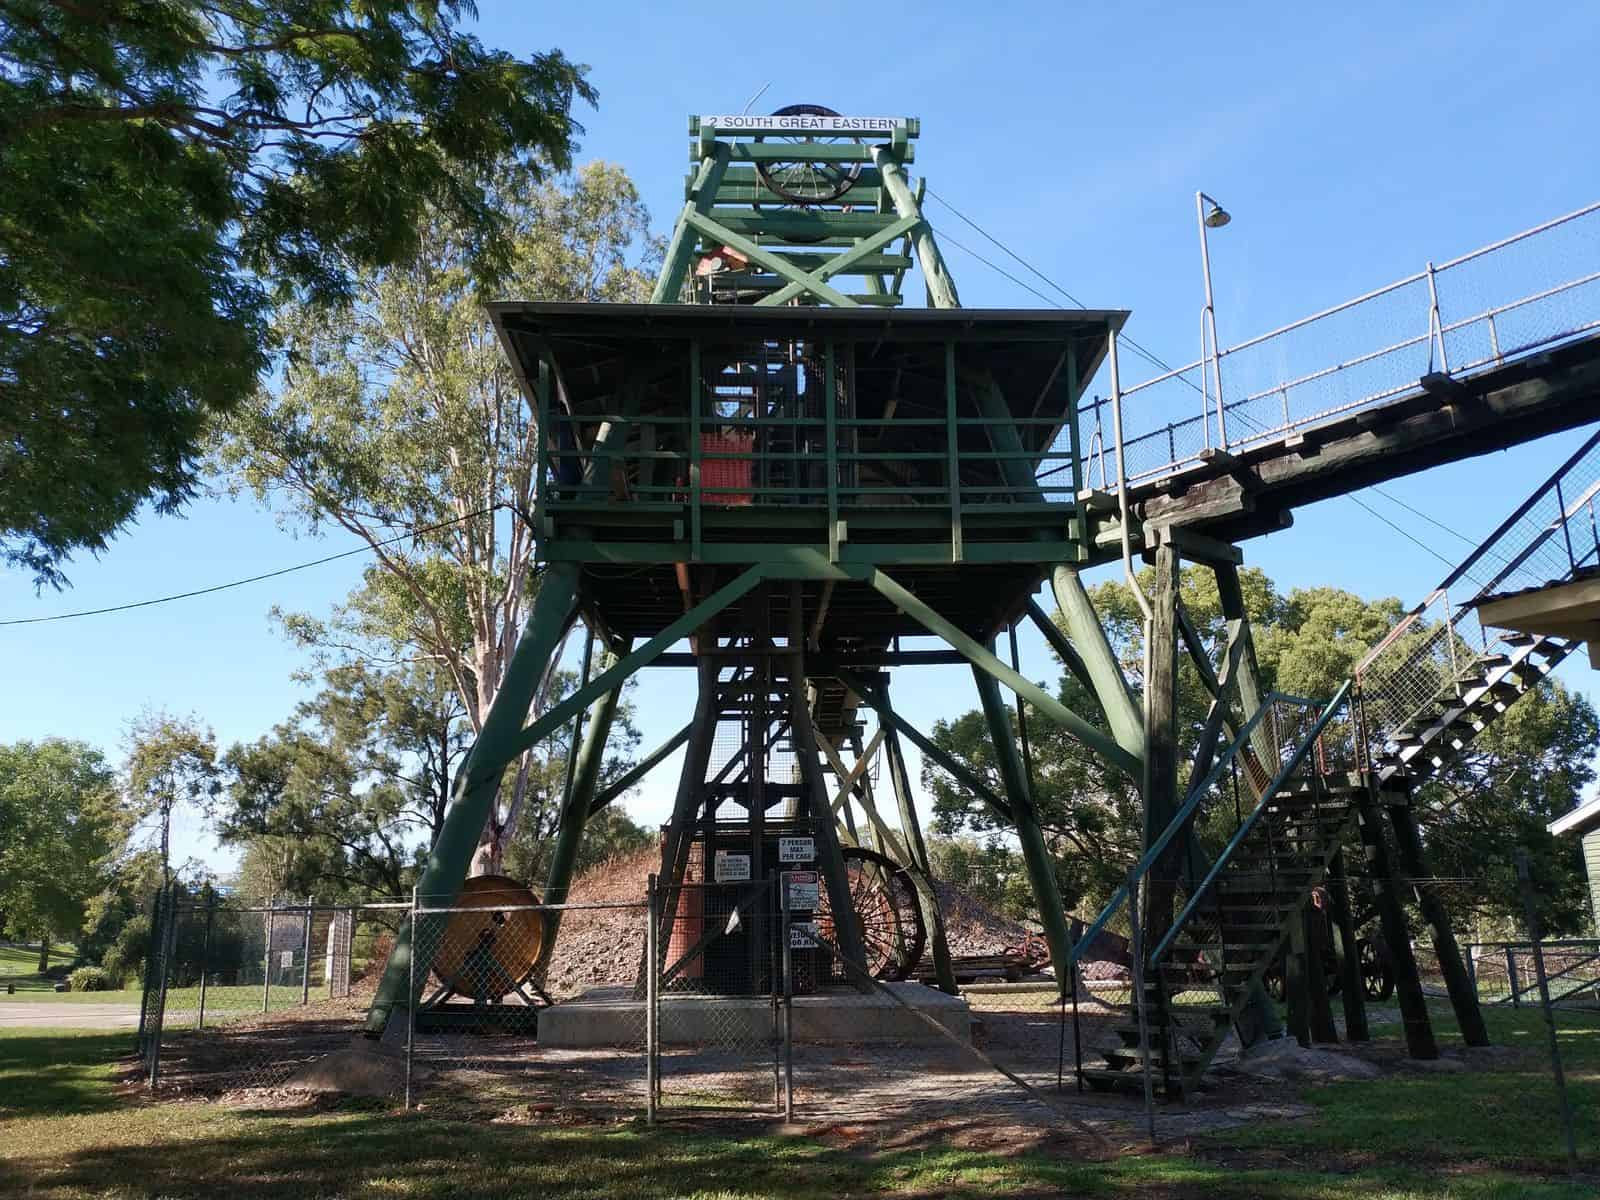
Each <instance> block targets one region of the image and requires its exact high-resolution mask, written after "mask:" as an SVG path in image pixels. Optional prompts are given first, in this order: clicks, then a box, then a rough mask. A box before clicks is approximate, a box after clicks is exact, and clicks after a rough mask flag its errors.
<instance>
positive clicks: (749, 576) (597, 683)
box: [501, 563, 768, 767]
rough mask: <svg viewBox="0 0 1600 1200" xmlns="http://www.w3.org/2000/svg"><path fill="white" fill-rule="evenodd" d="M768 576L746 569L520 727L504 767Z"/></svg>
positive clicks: (762, 569) (760, 567) (757, 569)
mask: <svg viewBox="0 0 1600 1200" xmlns="http://www.w3.org/2000/svg"><path fill="white" fill-rule="evenodd" d="M767 577H768V570H767V568H766V567H765V566H763V565H761V564H759V563H758V564H757V565H755V566H753V567H750V568H749V569H748V570H746V571H745V572H744V573H743V574H741V575H740V576H739V577H738V578H737V579H735V580H733V582H731V583H728V584H725V585H724V586H722V587H721V588H719V589H717V590H716V591H715V592H713V593H711V595H709V596H707V597H706V598H705V599H704V600H702V601H700V603H699V604H696V605H695V606H694V607H693V608H691V609H690V610H689V611H688V612H686V613H684V614H683V616H681V617H679V618H678V619H677V620H676V621H674V622H673V623H672V624H671V625H668V626H667V627H666V628H665V629H664V630H662V631H661V632H660V633H658V634H656V636H655V637H653V638H651V639H650V640H649V641H648V642H646V643H645V644H644V645H642V646H640V647H639V648H638V649H637V650H635V651H633V652H632V653H631V654H626V655H624V656H623V657H622V658H621V659H619V660H618V661H617V662H615V663H613V664H612V665H611V666H610V667H609V668H607V669H606V670H604V671H602V672H600V674H599V675H597V676H595V677H594V678H593V679H591V680H590V681H589V683H588V684H587V685H586V686H584V687H581V688H579V689H578V690H577V691H576V692H574V693H572V695H570V696H568V697H567V698H566V699H565V700H563V701H562V702H561V703H560V704H558V705H556V706H555V707H554V708H552V709H551V710H550V711H549V712H547V713H545V714H544V716H542V717H540V718H539V719H538V720H537V721H535V722H534V723H533V724H532V725H529V726H527V727H526V728H524V729H522V730H520V731H519V732H518V733H517V735H516V736H515V737H514V738H513V739H512V740H511V745H510V748H509V752H508V754H507V757H506V758H505V760H504V762H502V763H501V766H502V767H503V766H504V763H505V762H509V761H511V759H513V758H515V757H516V756H517V755H519V754H521V753H522V752H523V751H525V750H528V749H531V748H532V747H534V746H536V745H538V744H539V743H540V742H542V741H543V740H544V739H545V738H547V737H549V736H550V734H551V733H553V732H554V731H555V730H557V729H559V728H560V727H561V725H562V724H564V723H565V722H566V721H567V720H568V719H570V718H571V717H572V716H573V715H574V714H576V713H577V712H579V711H580V710H582V709H583V708H584V707H585V706H587V705H588V704H590V703H591V702H593V701H594V700H596V699H598V698H599V697H600V696H602V695H603V694H605V693H606V692H608V691H610V690H611V689H612V688H614V687H619V686H621V685H622V684H623V683H624V682H626V681H627V679H628V677H629V676H630V675H633V674H634V673H635V672H637V671H638V670H640V669H641V668H643V667H647V666H649V665H650V664H651V663H652V662H654V661H655V660H656V658H657V657H659V656H660V655H661V654H662V653H663V652H665V651H666V650H668V649H669V648H670V647H671V646H672V645H673V644H674V643H676V642H678V641H681V640H682V639H683V638H686V637H688V636H689V635H690V634H691V633H695V632H696V631H698V630H699V628H700V627H701V626H702V625H704V624H705V623H706V622H707V621H709V620H711V618H712V617H714V616H716V615H717V614H718V613H720V612H721V611H722V610H723V609H725V608H727V607H728V605H730V604H732V603H733V602H734V601H736V600H738V599H739V598H740V597H741V596H743V595H744V594H745V593H746V592H748V591H749V590H750V589H751V588H753V587H755V586H756V584H758V583H760V582H761V581H762V580H763V579H764V578H767Z"/></svg>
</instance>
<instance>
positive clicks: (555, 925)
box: [542, 682, 627, 961]
mask: <svg viewBox="0 0 1600 1200" xmlns="http://www.w3.org/2000/svg"><path fill="white" fill-rule="evenodd" d="M625 686H627V685H626V683H625V682H624V683H619V684H618V685H617V686H616V687H614V688H612V689H611V690H610V691H609V692H607V693H606V694H605V695H603V696H601V697H600V699H598V700H596V701H595V702H594V706H593V707H592V708H590V709H589V719H588V721H586V722H585V723H584V731H583V743H582V745H580V746H579V747H578V749H577V751H576V765H575V767H574V768H573V772H572V790H571V792H570V793H569V794H568V796H567V803H566V805H565V807H564V808H563V810H562V812H561V817H560V821H559V823H558V824H557V826H556V844H555V848H554V849H553V850H552V851H551V853H550V874H549V875H548V876H547V877H546V880H545V885H544V902H545V903H546V904H565V903H566V902H567V891H568V889H569V888H570V887H571V885H572V872H573V869H574V868H575V867H576V866H577V864H578V851H579V849H580V848H581V847H582V845H583V830H584V827H585V826H586V825H587V824H588V819H589V806H590V805H591V804H593V803H594V794H595V789H596V788H597V787H598V786H599V783H600V768H601V765H602V764H603V763H604V762H605V756H606V739H607V738H608V737H610V736H611V726H612V723H613V722H614V721H615V720H616V716H617V706H618V705H619V704H620V703H621V702H622V689H623V688H624V687H625ZM560 929H561V914H560V913H559V912H553V913H550V914H548V919H547V921H546V924H545V949H544V950H543V952H542V953H543V954H544V956H545V959H546V961H549V955H550V953H551V952H552V951H553V950H554V949H555V944H556V934H557V933H558V932H559V931H560Z"/></svg>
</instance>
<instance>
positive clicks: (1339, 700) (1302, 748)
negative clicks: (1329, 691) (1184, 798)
mask: <svg viewBox="0 0 1600 1200" xmlns="http://www.w3.org/2000/svg"><path fill="white" fill-rule="evenodd" d="M1352 683H1353V681H1352V680H1349V679H1346V680H1345V681H1344V682H1343V683H1341V684H1340V685H1339V690H1338V691H1337V692H1335V693H1334V695H1333V699H1332V700H1329V701H1328V706H1327V707H1326V708H1324V709H1323V710H1322V715H1321V716H1319V717H1318V718H1317V721H1316V724H1314V725H1313V726H1312V727H1311V731H1310V732H1309V733H1307V734H1306V736H1305V737H1304V738H1302V739H1301V740H1300V744H1299V745H1298V746H1296V747H1295V749H1294V753H1292V754H1291V755H1289V761H1288V762H1286V763H1284V764H1283V766H1282V767H1281V768H1280V769H1279V771H1278V773H1277V774H1276V775H1274V776H1273V777H1272V782H1271V783H1269V784H1268V785H1267V786H1266V788H1265V790H1263V792H1262V793H1261V799H1260V800H1259V801H1257V802H1256V806H1255V808H1253V809H1251V810H1250V815H1249V816H1248V817H1246V818H1245V819H1244V820H1243V821H1242V822H1240V824H1239V828H1238V829H1237V830H1236V831H1235V832H1234V835H1233V837H1232V838H1230V839H1229V841H1228V844H1227V846H1225V847H1224V848H1223V851H1222V853H1221V854H1219V855H1218V856H1217V861H1216V862H1214V863H1212V864H1211V870H1209V871H1207V872H1206V877H1205V878H1204V879H1202V880H1201V881H1200V886H1199V887H1197V888H1195V889H1194V890H1193V891H1191V892H1190V893H1189V902H1188V903H1187V904H1185V905H1184V906H1183V910H1182V911H1181V912H1179V914H1178V916H1177V918H1176V919H1175V920H1174V921H1173V922H1172V925H1171V927H1170V928H1168V930H1167V932H1166V936H1165V937H1163V938H1162V939H1161V942H1160V943H1159V944H1158V945H1157V946H1156V948H1155V950H1154V951H1153V952H1152V953H1151V954H1150V957H1149V959H1148V960H1147V961H1148V962H1149V964H1150V966H1151V967H1152V968H1154V967H1155V966H1157V965H1158V964H1159V963H1160V961H1161V957H1162V955H1164V954H1165V953H1166V952H1167V950H1168V949H1170V948H1171V946H1172V943H1173V940H1174V939H1176V938H1177V936H1178V934H1179V933H1180V932H1181V931H1182V929H1183V927H1184V924H1185V923H1186V922H1187V921H1188V920H1189V917H1190V916H1191V915H1192V914H1193V913H1194V910H1195V909H1196V908H1198V907H1199V905H1200V901H1201V899H1202V898H1203V897H1204V896H1205V894H1206V892H1207V891H1208V890H1209V889H1210V888H1211V886H1212V885H1213V884H1214V883H1215V882H1216V880H1217V877H1218V876H1219V875H1221V874H1222V869H1223V868H1224V867H1226V866H1227V865H1228V860H1229V859H1230V858H1232V857H1233V852H1234V851H1235V850H1237V849H1238V848H1239V846H1240V844H1241V843H1242V842H1243V841H1244V839H1245V838H1246V837H1247V836H1248V835H1249V833H1250V831H1251V830H1252V829H1253V828H1255V824H1256V822H1257V821H1258V820H1260V818H1261V814H1262V813H1263V812H1265V811H1266V808H1267V805H1268V804H1269V803H1271V802H1272V799H1273V797H1274V796H1275V795H1277V792H1278V789H1279V788H1281V787H1282V786H1283V785H1284V783H1285V782H1286V781H1287V780H1288V778H1289V776H1290V775H1292V774H1294V772H1295V771H1297V770H1298V769H1299V767H1300V764H1301V763H1303V762H1304V761H1305V758H1306V755H1308V754H1309V753H1311V747H1312V746H1314V745H1315V744H1316V741H1317V739H1318V738H1319V737H1321V736H1322V731H1323V730H1324V729H1326V728H1327V726H1328V722H1329V721H1331V720H1333V718H1334V715H1335V714H1336V713H1337V712H1338V711H1339V709H1341V708H1342V707H1344V702H1345V701H1346V700H1347V699H1348V698H1349V696H1350V688H1351V685H1352ZM1263 711H1265V710H1264V709H1263Z"/></svg>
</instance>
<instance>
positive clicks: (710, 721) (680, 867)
mask: <svg viewBox="0 0 1600 1200" xmlns="http://www.w3.org/2000/svg"><path fill="white" fill-rule="evenodd" d="M698 676H699V685H700V690H699V693H698V695H697V697H696V699H695V706H694V719H693V720H692V721H690V723H689V741H688V746H687V749H686V750H685V751H684V755H683V770H682V771H680V772H679V774H678V794H677V798H676V799H675V800H674V801H673V805H672V817H671V819H670V820H669V821H668V822H667V836H666V843H665V845H663V846H662V849H661V867H662V875H663V880H662V882H663V883H664V884H665V887H666V890H665V893H664V894H663V896H662V902H661V913H660V916H659V918H658V919H659V921H660V925H659V927H658V941H659V942H660V944H661V945H662V946H666V945H667V942H668V935H669V934H670V933H671V931H672V924H673V921H675V920H676V919H677V913H678V895H679V893H680V891H681V890H682V887H683V874H684V869H685V867H686V866H687V865H688V862H689V845H690V843H691V842H692V841H693V840H694V828H693V827H694V818H695V813H696V812H697V811H698V809H699V807H700V796H701V793H702V792H703V791H704V790H705V785H706V768H707V766H709V765H710V762H711V745H712V742H713V741H714V740H715V737H716V732H717V716H718V714H719V713H720V712H721V701H720V698H719V697H718V695H717V668H716V662H715V660H714V659H710V658H702V659H701V660H700V669H699V671H698ZM660 967H661V964H660V963H657V964H656V969H657V970H659V969H660Z"/></svg>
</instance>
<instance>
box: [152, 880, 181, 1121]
mask: <svg viewBox="0 0 1600 1200" xmlns="http://www.w3.org/2000/svg"><path fill="white" fill-rule="evenodd" d="M173 887H174V885H172V884H168V885H167V899H166V903H165V904H163V905H162V906H161V907H162V911H163V913H164V914H165V917H166V922H165V924H164V925H163V926H162V930H161V990H160V993H159V999H157V1001H156V1030H155V1037H154V1039H152V1041H151V1044H150V1089H151V1090H152V1091H154V1090H155V1087H156V1084H157V1083H159V1082H160V1079H161V1034H162V1031H163V1030H164V1029H165V1028H166V1022H167V980H168V979H169V978H170V977H171V975H172V959H173V950H174V949H175V948H176V945H177V940H178V919H177V918H178V907H177V905H176V904H174V903H173V902H172V898H173V895H174V891H173Z"/></svg>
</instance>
